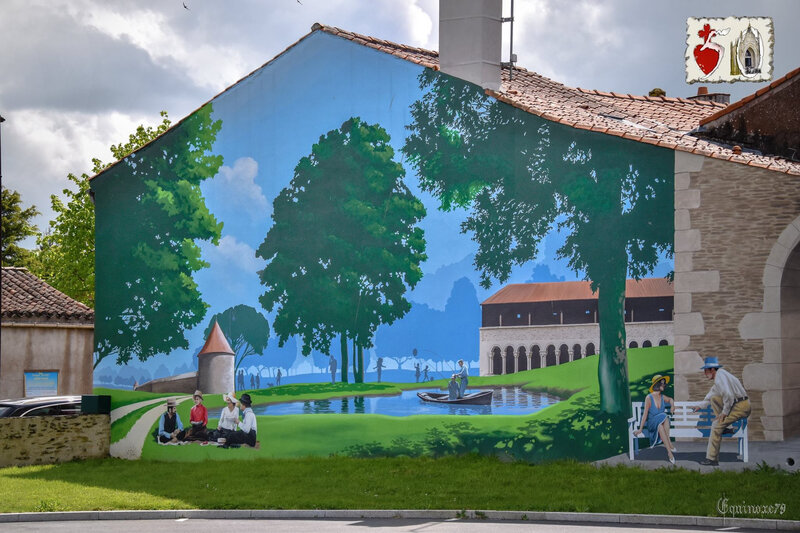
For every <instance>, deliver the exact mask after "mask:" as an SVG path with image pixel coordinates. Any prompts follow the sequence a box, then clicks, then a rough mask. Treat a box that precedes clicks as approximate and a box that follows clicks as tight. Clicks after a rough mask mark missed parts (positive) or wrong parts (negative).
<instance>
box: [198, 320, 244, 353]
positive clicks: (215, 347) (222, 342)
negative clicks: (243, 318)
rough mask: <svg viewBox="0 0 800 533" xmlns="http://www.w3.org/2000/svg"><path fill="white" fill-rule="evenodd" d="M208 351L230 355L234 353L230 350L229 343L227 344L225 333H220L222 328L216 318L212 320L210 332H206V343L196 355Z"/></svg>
mask: <svg viewBox="0 0 800 533" xmlns="http://www.w3.org/2000/svg"><path fill="white" fill-rule="evenodd" d="M210 353H226V354H230V355H236V353H234V351H233V350H231V345H230V344H228V340H227V339H226V338H225V334H224V333H222V329H221V328H220V327H219V324H218V323H217V321H216V320H215V321H214V327H213V328H211V333H209V334H208V338H207V339H206V343H205V344H204V345H203V349H202V350H200V353H198V354H197V355H204V354H210Z"/></svg>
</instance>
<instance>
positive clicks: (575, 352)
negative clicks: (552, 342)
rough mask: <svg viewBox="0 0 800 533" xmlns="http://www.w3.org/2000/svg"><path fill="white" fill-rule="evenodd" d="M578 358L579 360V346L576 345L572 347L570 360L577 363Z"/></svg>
mask: <svg viewBox="0 0 800 533" xmlns="http://www.w3.org/2000/svg"><path fill="white" fill-rule="evenodd" d="M580 358H581V345H580V344H576V345H575V346H573V347H572V360H573V361H577V360H578V359H580Z"/></svg>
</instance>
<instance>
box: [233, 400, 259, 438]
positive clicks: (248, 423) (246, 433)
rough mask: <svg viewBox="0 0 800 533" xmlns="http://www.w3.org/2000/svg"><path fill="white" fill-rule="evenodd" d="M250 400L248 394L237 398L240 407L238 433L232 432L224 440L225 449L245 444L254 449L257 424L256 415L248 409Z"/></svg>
mask: <svg viewBox="0 0 800 533" xmlns="http://www.w3.org/2000/svg"><path fill="white" fill-rule="evenodd" d="M251 404H252V400H251V399H250V395H249V394H242V397H241V398H239V405H241V406H242V408H243V410H242V422H241V424H239V430H238V431H232V432H231V433H230V434H229V435H228V437H226V439H225V447H226V448H227V447H230V446H231V445H232V444H233V445H240V444H247V445H248V446H253V447H255V445H256V435H257V432H258V424H257V423H256V415H255V413H253V409H251V408H250V405H251Z"/></svg>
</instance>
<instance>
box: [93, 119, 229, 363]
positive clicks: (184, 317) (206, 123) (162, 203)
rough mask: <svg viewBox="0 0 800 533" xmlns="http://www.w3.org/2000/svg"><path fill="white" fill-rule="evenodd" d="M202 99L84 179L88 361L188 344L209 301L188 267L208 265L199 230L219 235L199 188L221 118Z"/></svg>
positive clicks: (211, 168) (208, 173)
mask: <svg viewBox="0 0 800 533" xmlns="http://www.w3.org/2000/svg"><path fill="white" fill-rule="evenodd" d="M211 114H212V107H211V104H208V105H206V106H204V107H203V108H201V109H200V110H198V111H196V112H195V113H193V114H192V115H190V116H189V117H187V118H186V119H184V120H183V121H182V122H181V123H179V124H178V125H177V126H176V127H174V128H172V129H170V130H169V131H167V132H166V133H164V134H163V135H162V136H161V137H159V138H158V139H157V140H155V141H154V142H152V143H150V144H148V145H147V146H145V147H144V148H142V149H140V150H138V151H136V152H134V153H132V154H130V155H129V156H127V157H126V158H125V159H123V160H122V161H120V162H119V163H117V164H115V165H113V166H112V167H111V168H109V169H107V170H106V171H105V172H104V173H103V174H101V175H99V176H97V177H96V178H95V179H93V180H92V182H91V187H92V191H93V192H94V194H95V199H96V217H97V227H96V242H97V249H98V256H97V258H96V272H97V293H98V294H102V297H101V298H98V300H97V307H96V309H95V316H96V319H95V338H96V343H95V344H96V354H95V357H96V360H95V366H97V364H98V363H99V362H100V361H102V360H103V359H104V358H106V357H107V356H109V355H111V354H114V355H116V362H117V364H125V363H127V362H128V361H130V360H131V359H132V358H134V357H135V358H138V359H139V360H141V361H145V360H147V359H148V358H150V357H152V356H154V355H156V354H159V353H170V352H171V351H172V350H174V349H176V348H188V341H187V340H186V338H185V336H184V334H183V331H184V330H186V329H190V328H192V327H194V326H196V325H197V324H199V323H200V322H201V321H202V320H203V317H204V316H205V314H206V309H207V307H208V305H207V304H206V303H205V302H204V301H203V300H202V297H201V294H200V292H199V291H198V289H197V284H196V283H195V281H194V280H193V279H192V276H193V274H194V273H195V272H197V271H198V270H200V269H201V268H204V267H206V266H208V264H207V263H206V262H204V261H203V260H202V259H201V257H200V247H199V246H198V244H197V242H196V241H198V240H206V241H211V242H213V243H214V244H217V243H218V242H219V237H220V234H221V231H222V223H221V222H218V221H217V220H216V218H215V217H214V215H213V214H211V212H210V211H209V210H208V208H207V207H206V204H205V200H204V198H203V194H202V192H201V190H200V184H201V183H202V181H203V180H205V179H208V178H210V177H212V176H214V175H215V174H216V173H217V171H218V169H219V167H220V166H221V165H222V156H219V155H214V154H213V153H212V152H211V150H212V146H213V144H214V141H215V139H216V135H217V132H218V131H219V130H220V128H221V127H222V121H220V120H217V121H214V120H212V118H211Z"/></svg>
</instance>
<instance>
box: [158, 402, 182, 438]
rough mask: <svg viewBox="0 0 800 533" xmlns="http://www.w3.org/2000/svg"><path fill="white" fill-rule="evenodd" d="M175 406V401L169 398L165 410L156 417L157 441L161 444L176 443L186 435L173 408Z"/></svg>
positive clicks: (176, 405)
mask: <svg viewBox="0 0 800 533" xmlns="http://www.w3.org/2000/svg"><path fill="white" fill-rule="evenodd" d="M177 407H178V404H177V402H176V401H175V400H173V399H172V398H170V399H169V400H167V410H166V412H165V413H164V414H163V415H161V417H160V418H159V419H158V442H160V443H161V444H167V443H169V444H177V443H178V441H181V440H183V438H184V437H185V436H186V432H185V431H184V430H183V423H182V422H181V417H180V416H178V413H177V412H176V410H175V409H176V408H177Z"/></svg>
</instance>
